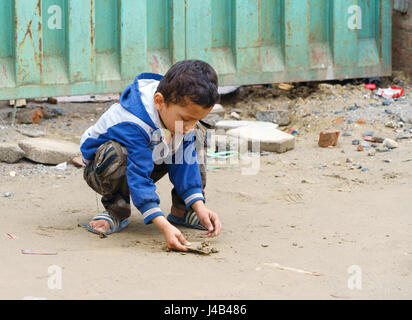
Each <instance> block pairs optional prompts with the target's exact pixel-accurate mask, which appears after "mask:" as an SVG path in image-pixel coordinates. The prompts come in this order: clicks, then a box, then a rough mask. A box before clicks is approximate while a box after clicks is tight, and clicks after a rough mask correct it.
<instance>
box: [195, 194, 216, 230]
mask: <svg viewBox="0 0 412 320" xmlns="http://www.w3.org/2000/svg"><path fill="white" fill-rule="evenodd" d="M192 208H193V210H195V211H196V214H197V217H198V218H199V221H200V224H201V225H203V226H205V227H206V229H207V230H208V231H207V232H206V235H207V236H209V237H216V236H217V235H218V234H219V233H220V230H221V229H222V223H221V222H220V219H219V216H218V215H217V213H216V212H213V211H212V210H210V209H208V208H206V206H205V204H204V203H203V201H201V200H199V201H196V202H195V203H193V204H192Z"/></svg>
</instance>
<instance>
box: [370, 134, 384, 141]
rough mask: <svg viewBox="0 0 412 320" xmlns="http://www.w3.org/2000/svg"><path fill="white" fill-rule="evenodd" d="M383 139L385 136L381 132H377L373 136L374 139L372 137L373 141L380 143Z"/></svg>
mask: <svg viewBox="0 0 412 320" xmlns="http://www.w3.org/2000/svg"><path fill="white" fill-rule="evenodd" d="M383 140H385V138H384V137H383V136H382V135H381V134H375V135H373V136H372V139H371V141H373V142H378V143H382V142H383Z"/></svg>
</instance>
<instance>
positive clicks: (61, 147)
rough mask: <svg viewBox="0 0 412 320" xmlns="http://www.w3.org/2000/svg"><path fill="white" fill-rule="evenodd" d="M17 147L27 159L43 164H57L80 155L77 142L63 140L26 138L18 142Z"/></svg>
mask: <svg viewBox="0 0 412 320" xmlns="http://www.w3.org/2000/svg"><path fill="white" fill-rule="evenodd" d="M19 147H20V148H21V149H23V151H24V152H25V157H26V158H27V159H30V160H32V161H34V162H38V163H44V164H59V163H62V162H66V161H70V160H71V159H73V158H74V157H76V156H78V155H80V147H79V145H78V144H75V143H73V142H68V141H64V140H53V139H46V138H33V139H26V140H23V141H20V142H19Z"/></svg>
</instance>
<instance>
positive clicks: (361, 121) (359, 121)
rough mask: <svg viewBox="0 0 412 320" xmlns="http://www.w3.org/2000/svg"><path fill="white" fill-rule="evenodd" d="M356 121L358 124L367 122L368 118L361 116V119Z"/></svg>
mask: <svg viewBox="0 0 412 320" xmlns="http://www.w3.org/2000/svg"><path fill="white" fill-rule="evenodd" d="M356 123H357V124H366V120H365V119H363V118H359V119H358V120H357V121H356Z"/></svg>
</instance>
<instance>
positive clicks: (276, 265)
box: [256, 262, 321, 277]
mask: <svg viewBox="0 0 412 320" xmlns="http://www.w3.org/2000/svg"><path fill="white" fill-rule="evenodd" d="M259 264H261V265H264V266H269V267H273V268H276V269H279V270H287V271H294V272H298V273H303V274H307V275H310V276H316V277H319V276H320V275H321V274H320V273H317V272H311V271H306V270H302V269H296V268H291V267H285V266H282V265H280V264H279V263H266V262H265V263H262V262H260V263H259ZM256 270H257V271H259V270H261V268H260V267H258V268H256Z"/></svg>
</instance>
